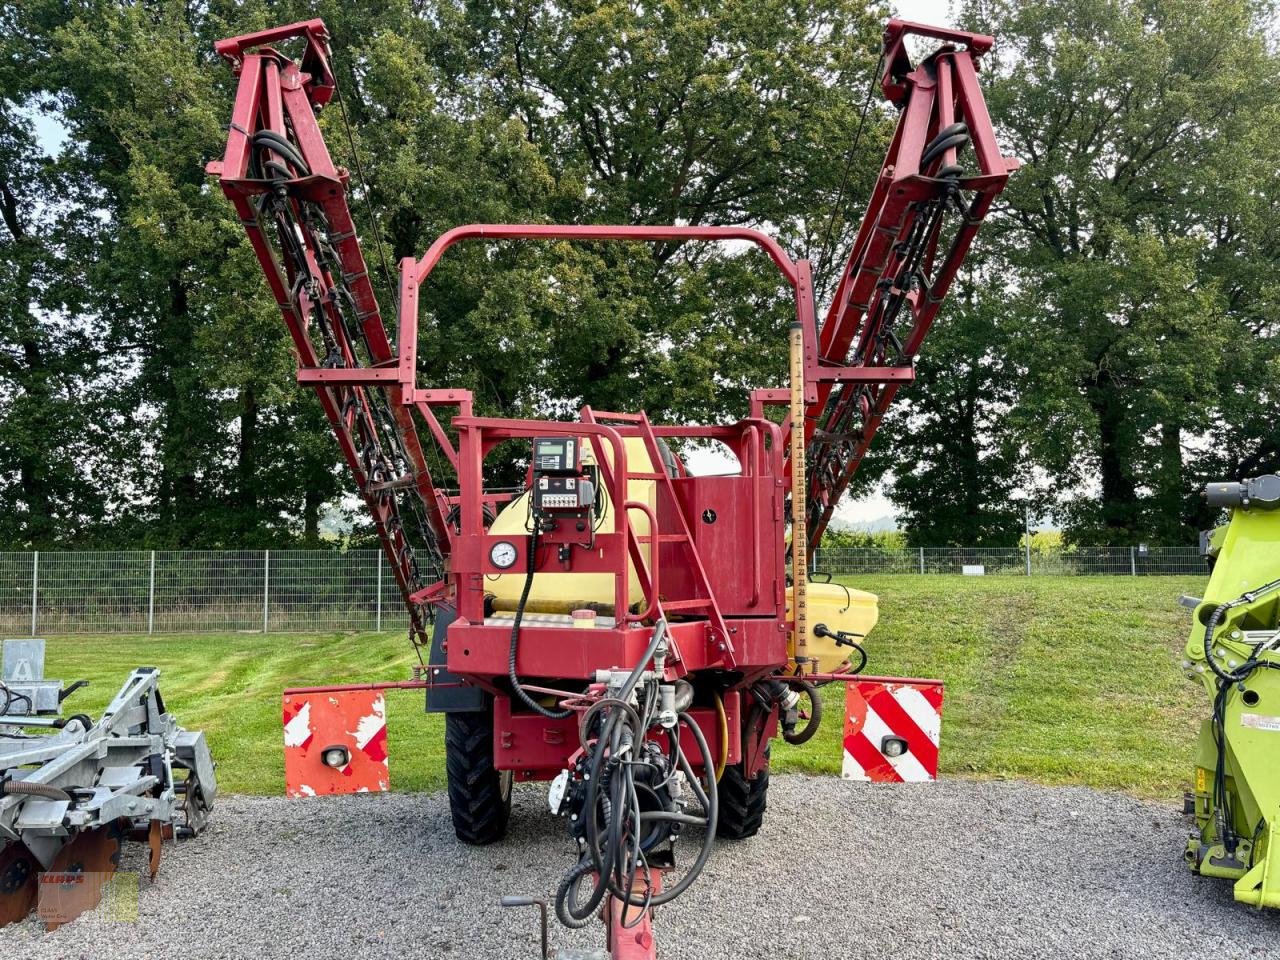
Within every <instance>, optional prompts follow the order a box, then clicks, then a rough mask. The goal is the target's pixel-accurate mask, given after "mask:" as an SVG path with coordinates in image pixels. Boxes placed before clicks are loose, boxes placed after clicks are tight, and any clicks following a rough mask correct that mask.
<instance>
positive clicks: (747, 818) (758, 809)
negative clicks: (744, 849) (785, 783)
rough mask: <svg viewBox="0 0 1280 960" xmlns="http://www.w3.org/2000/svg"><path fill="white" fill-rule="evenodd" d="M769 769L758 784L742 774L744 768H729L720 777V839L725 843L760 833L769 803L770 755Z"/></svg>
mask: <svg viewBox="0 0 1280 960" xmlns="http://www.w3.org/2000/svg"><path fill="white" fill-rule="evenodd" d="M764 756H765V766H764V769H763V770H761V771H760V772H759V773H758V774H756V778H755V779H754V780H748V779H747V778H746V777H745V776H744V775H743V772H742V764H740V763H736V764H734V765H733V766H731V767H725V768H724V773H723V774H722V775H721V777H720V784H719V787H720V817H719V820H718V821H717V823H716V836H718V837H720V838H721V839H723V840H746V839H747V838H748V837H754V836H755V835H756V834H757V833H759V832H760V824H762V823H763V822H764V811H765V807H766V806H767V805H768V799H769V751H768V750H767V749H766V750H765V755H764Z"/></svg>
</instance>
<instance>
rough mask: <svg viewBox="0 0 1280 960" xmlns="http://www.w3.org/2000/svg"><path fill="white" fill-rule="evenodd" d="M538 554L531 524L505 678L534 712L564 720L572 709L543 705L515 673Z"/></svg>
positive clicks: (535, 527)
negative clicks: (527, 554)
mask: <svg viewBox="0 0 1280 960" xmlns="http://www.w3.org/2000/svg"><path fill="white" fill-rule="evenodd" d="M537 554H538V525H537V524H536V523H535V524H534V526H533V533H532V534H530V536H529V556H528V557H527V558H526V560H527V562H526V564H525V567H526V571H525V575H524V589H523V590H521V591H520V602H519V603H517V604H516V614H515V618H514V621H513V623H512V624H511V646H510V648H509V652H508V655H507V679H509V680H510V681H511V690H512V692H513V693H515V695H516V696H517V697H519V698H520V700H521V702H522V703H523V704H524V705H525V706H526V707H528V708H529V709H530V710H532V711H533V712H534V713H537V714H540V715H541V716H544V717H546V718H547V719H548V720H564V719H565V718H566V717H571V716H573V711H572V710H551V709H549V708H547V707H544V706H543V705H542V704H540V703H539V702H538V701H537V700H535V699H533V697H531V696H529V694H528V693H527V692H526V691H525V689H524V687H522V686H520V678H519V677H518V676H517V675H516V651H517V650H518V649H519V646H520V624H521V622H522V621H523V620H524V608H525V606H526V605H527V604H528V602H529V591H530V590H531V589H533V572H534V566H535V562H536V559H537Z"/></svg>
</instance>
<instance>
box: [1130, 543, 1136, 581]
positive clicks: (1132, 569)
mask: <svg viewBox="0 0 1280 960" xmlns="http://www.w3.org/2000/svg"><path fill="white" fill-rule="evenodd" d="M1129 574H1130V575H1131V576H1134V577H1136V576H1137V575H1138V548H1137V547H1130V548H1129Z"/></svg>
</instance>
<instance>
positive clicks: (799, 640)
mask: <svg viewBox="0 0 1280 960" xmlns="http://www.w3.org/2000/svg"><path fill="white" fill-rule="evenodd" d="M804 414H805V408H804V329H803V328H802V327H801V326H800V324H799V322H796V323H793V324H792V325H791V588H792V598H791V611H792V617H793V619H794V621H795V630H794V632H793V633H792V635H791V650H790V653H791V658H792V660H794V661H796V662H797V663H798V664H803V658H804V657H805V656H806V655H807V652H808V648H809V623H808V585H809V567H808V563H809V533H808V517H807V516H806V515H805V514H806V511H805V501H806V500H807V499H808V496H807V494H806V492H805V455H804Z"/></svg>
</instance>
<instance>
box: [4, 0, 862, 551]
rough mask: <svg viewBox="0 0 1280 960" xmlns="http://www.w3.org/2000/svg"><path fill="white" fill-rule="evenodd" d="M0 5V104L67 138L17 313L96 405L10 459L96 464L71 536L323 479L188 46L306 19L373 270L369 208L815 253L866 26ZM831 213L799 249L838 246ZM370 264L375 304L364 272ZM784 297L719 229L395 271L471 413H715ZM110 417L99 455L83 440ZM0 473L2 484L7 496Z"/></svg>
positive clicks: (304, 495)
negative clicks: (1, 96) (59, 199)
mask: <svg viewBox="0 0 1280 960" xmlns="http://www.w3.org/2000/svg"><path fill="white" fill-rule="evenodd" d="M0 11H2V12H3V17H4V18H5V19H4V22H5V24H6V26H11V27H12V29H11V30H7V31H6V42H10V41H11V42H12V44H13V49H14V51H15V52H16V53H17V54H18V56H16V57H13V58H11V59H10V61H9V62H12V63H16V64H18V66H17V67H16V68H15V70H14V72H13V77H16V78H19V79H20V80H21V83H20V84H18V85H17V86H15V87H14V89H15V90H16V91H18V93H17V94H15V96H18V95H20V98H27V99H30V98H36V99H39V100H40V101H41V102H42V103H44V104H45V105H46V107H47V109H49V110H50V111H51V112H52V113H53V114H55V115H56V116H57V117H58V119H59V121H60V122H61V123H62V124H63V125H64V126H65V128H66V130H67V132H68V138H67V144H66V146H65V147H64V149H63V150H62V152H61V154H60V156H59V157H58V158H57V160H56V166H57V169H58V171H59V175H60V176H61V177H62V178H63V180H62V181H61V188H62V190H61V195H62V196H63V197H64V200H63V204H62V205H61V206H60V207H59V208H58V209H57V210H52V209H50V210H46V211H42V212H41V213H42V215H47V218H48V222H47V227H48V231H49V233H50V236H52V235H53V232H56V231H61V233H60V235H63V236H65V238H66V240H65V242H66V243H68V244H70V243H74V244H76V250H75V251H74V254H72V253H71V252H70V251H69V250H68V252H67V253H66V254H65V255H63V256H62V257H60V258H56V259H54V260H50V259H49V258H48V257H45V258H44V259H43V260H41V262H42V263H46V264H48V269H49V270H51V271H52V274H51V275H52V276H54V278H55V279H56V281H57V283H56V286H57V287H58V288H59V289H61V290H63V291H65V296H64V297H63V301H65V302H62V303H61V304H60V307H59V309H61V310H62V311H63V313H64V314H65V318H64V317H59V322H58V323H51V324H47V325H46V326H45V328H44V329H45V330H46V331H48V332H54V331H56V332H57V335H58V336H62V335H63V334H64V333H66V332H67V331H70V330H73V329H77V326H76V325H77V324H81V325H82V326H83V327H84V329H85V331H86V332H85V334H84V336H83V338H82V339H83V340H84V342H85V343H86V344H87V345H88V348H89V354H88V356H89V357H90V358H91V359H93V360H94V362H98V361H99V360H100V362H101V365H102V366H101V377H100V378H98V379H95V377H97V371H98V368H97V367H94V366H93V365H92V363H90V361H89V360H84V361H83V362H81V360H79V359H77V361H76V362H77V363H81V368H79V369H78V372H77V374H76V375H77V376H78V377H79V378H80V381H79V386H78V387H77V388H75V389H69V390H68V391H67V396H68V397H76V398H77V400H78V401H79V398H83V397H85V396H88V397H90V398H91V399H92V401H93V404H94V405H96V406H95V407H94V408H93V412H89V410H88V409H87V408H86V409H78V410H77V411H75V412H74V413H73V414H72V415H70V416H68V417H67V418H66V422H67V423H69V424H74V425H75V429H76V430H77V431H79V432H78V434H77V435H78V436H80V437H90V436H96V437H97V439H95V440H94V442H92V443H89V442H88V441H87V440H86V441H85V443H86V444H88V446H87V448H85V449H83V450H82V451H79V452H80V453H81V454H82V455H73V454H72V452H73V451H75V450H76V448H75V447H74V446H72V445H71V444H69V443H68V442H67V440H66V437H65V436H62V435H55V434H47V435H46V437H47V441H46V442H45V443H44V446H43V447H42V448H41V450H38V451H34V452H33V453H32V454H31V456H29V457H28V460H30V461H31V462H32V463H34V462H37V461H39V460H40V459H41V456H43V454H45V453H48V452H50V451H53V452H54V453H55V454H60V453H62V452H65V453H66V457H65V462H66V463H67V465H68V469H69V470H71V473H69V474H68V480H67V484H68V491H71V490H72V488H73V487H74V486H75V484H74V483H72V479H74V478H75V477H79V478H80V479H79V480H78V481H76V482H80V483H82V485H83V478H84V477H93V478H94V479H95V480H97V482H98V487H97V488H96V489H94V490H93V491H92V492H93V494H94V496H93V498H91V500H90V501H89V505H90V506H93V507H96V508H97V510H98V513H99V514H100V515H101V517H102V518H103V519H102V523H99V524H98V526H97V527H96V528H95V529H97V530H98V533H96V534H93V536H99V537H110V538H112V539H113V542H116V543H120V542H124V541H132V542H138V543H141V542H147V543H151V544H155V545H181V546H220V545H252V544H255V543H261V544H266V543H278V542H279V541H280V538H282V537H294V536H303V537H305V538H307V539H309V540H311V541H314V539H315V537H316V534H317V530H318V519H319V515H320V511H321V507H322V505H323V504H324V503H325V502H326V501H328V500H330V499H331V498H332V497H333V496H335V494H336V493H337V491H339V490H342V489H348V485H347V481H346V479H345V475H344V474H342V473H340V472H338V471H337V470H335V465H336V463H337V456H336V450H335V449H334V446H333V445H332V443H331V442H330V441H326V440H324V439H323V437H324V435H325V434H326V433H327V430H326V428H324V426H323V425H322V423H321V421H320V418H319V417H318V416H316V410H315V406H314V404H313V403H311V402H310V401H309V400H308V399H307V398H306V397H305V396H304V395H303V394H302V393H301V392H300V391H299V390H298V388H297V387H296V385H295V384H293V382H292V360H291V358H290V354H289V349H288V346H287V343H286V339H285V336H284V331H283V329H282V326H281V324H280V322H279V319H278V317H277V315H276V310H275V306H274V304H272V303H271V302H270V298H269V297H268V296H267V294H266V289H265V285H264V284H263V283H262V281H261V278H260V276H259V275H258V272H257V267H256V265H255V263H254V261H253V258H252V256H251V254H250V252H249V250H248V248H247V246H246V244H245V242H244V240H243V237H242V231H241V230H240V227H239V225H238V224H237V223H236V221H235V218H234V214H233V212H232V210H231V208H230V207H229V205H227V204H226V203H225V202H224V201H223V199H222V198H221V197H220V196H219V195H218V192H217V190H216V188H213V187H212V186H211V185H210V184H208V183H207V182H206V181H205V179H204V177H203V174H202V166H203V163H204V161H206V160H207V159H209V158H211V157H213V156H216V155H217V153H219V152H220V150H221V146H222V142H223V138H224V135H225V123H226V118H227V115H228V112H229V110H230V105H231V100H232V90H233V83H234V80H233V78H232V77H231V76H230V74H229V71H227V69H226V67H225V64H222V63H220V62H218V61H217V60H216V58H215V57H214V55H213V53H212V44H213V40H214V39H215V38H217V37H220V36H226V35H231V34H236V33H244V32H249V31H252V30H256V29H262V28H264V27H267V26H270V25H274V24H275V23H278V22H287V21H289V20H296V19H303V18H304V17H309V16H314V15H317V14H319V15H321V16H323V17H325V19H326V20H327V22H328V23H329V26H330V27H331V29H332V31H333V34H334V37H335V51H336V58H335V66H336V69H337V72H338V76H339V83H340V86H341V89H342V91H343V101H342V102H341V103H336V104H333V105H332V106H331V107H330V108H329V109H328V110H326V111H325V113H324V114H323V116H322V118H321V122H322V124H323V125H324V128H325V130H326V134H327V136H328V139H329V142H330V145H331V147H332V148H333V150H334V153H335V155H336V156H337V158H338V160H339V162H342V163H346V164H347V165H348V166H351V167H352V168H353V169H355V168H356V167H357V166H358V167H359V168H361V169H362V170H363V171H364V172H365V173H366V174H367V181H368V182H367V184H363V183H360V182H359V178H357V180H356V181H354V182H353V208H354V210H355V213H356V216H357V221H358V225H359V227H360V230H361V236H362V239H363V240H364V241H365V248H366V254H367V257H368V259H369V262H370V265H371V268H372V269H373V270H375V272H377V271H378V270H379V260H380V259H381V258H380V257H379V251H378V249H377V244H375V243H374V242H372V241H373V238H374V236H373V235H374V227H375V224H374V222H373V220H372V218H371V217H370V216H369V214H370V211H371V210H376V211H377V213H378V218H379V220H380V222H381V226H382V228H383V233H384V235H385V237H386V240H387V246H388V251H387V252H388V254H389V256H388V259H391V260H394V259H396V258H398V257H401V256H405V255H410V254H414V255H416V254H420V253H421V252H422V251H423V250H424V249H425V248H426V246H427V245H428V244H429V242H430V241H431V240H432V239H434V238H435V237H436V236H437V235H438V234H439V233H441V232H443V231H444V230H445V229H447V228H448V227H450V226H453V225H455V224H457V223H461V222H467V221H475V220H481V221H514V222H521V221H533V222H550V221H563V222H606V221H621V222H670V221H673V220H674V221H683V222H695V223H734V224H739V223H747V224H753V225H758V226H762V227H765V228H767V229H770V230H773V231H775V232H779V233H780V234H781V235H782V237H783V239H784V242H786V243H787V244H788V245H790V246H791V247H792V250H793V252H794V253H796V254H797V255H804V254H811V255H817V254H820V253H822V252H823V247H822V246H821V244H820V238H821V236H822V231H823V228H824V226H825V224H826V215H827V213H828V211H829V209H830V207H831V205H832V203H833V201H834V199H835V197H836V194H837V191H838V188H839V185H840V181H841V180H842V176H843V172H844V166H843V165H844V163H845V160H846V154H847V145H848V142H849V138H850V136H851V131H852V129H853V127H854V124H855V120H856V117H857V111H858V108H859V106H860V103H861V97H862V95H863V93H864V91H865V89H866V85H867V83H868V82H869V80H870V76H869V74H870V72H871V67H872V65H873V63H874V60H875V49H876V47H877V45H878V27H879V23H878V21H879V17H878V16H877V15H876V14H875V13H874V12H871V11H868V10H866V9H865V8H864V7H862V6H861V5H857V4H853V3H851V2H848V0H803V2H798V3H797V2H789V3H784V2H780V0H755V2H751V3H747V2H734V3H731V4H728V5H711V4H703V3H696V2H687V0H682V2H677V3H671V4H667V5H665V6H661V7H657V8H638V7H633V8H619V7H616V6H614V5H607V4H598V3H577V2H574V3H565V4H551V5H545V4H544V5H530V4H515V5H513V6H511V7H510V8H509V9H494V8H486V7H483V6H481V5H473V4H468V3H463V2H452V3H444V4H441V5H438V6H437V7H435V8H433V9H432V11H431V15H430V16H426V15H424V14H423V13H422V12H421V10H420V8H419V6H418V5H417V4H414V3H410V2H408V0H396V2H391V3H386V4H377V5H353V4H346V3H336V2H321V3H319V4H311V3H301V2H289V3H267V2H261V0H249V2H232V0H214V2H212V3H208V4H194V5H193V4H185V3H181V2H178V0H147V2H143V3H129V4H123V3H118V2H111V0H84V2H80V3H76V4H65V3H62V2H59V0H24V2H23V3H12V2H10V3H3V4H0ZM6 96H8V93H6ZM13 102H14V103H19V102H25V100H21V99H19V100H14V101H13ZM344 113H345V114H346V115H349V118H350V121H351V124H352V127H353V130H352V131H351V137H352V140H353V142H354V149H355V151H356V154H355V157H352V156H351V155H350V150H349V149H348V148H347V131H346V129H345V123H344ZM882 133H883V131H882V130H881V129H880V125H879V124H878V122H877V117H875V116H873V117H872V120H871V122H870V124H869V129H868V134H867V136H866V137H864V139H863V141H862V144H861V147H860V150H861V154H860V155H859V156H858V157H854V158H853V162H854V164H855V168H856V169H857V171H859V172H858V175H857V176H855V177H854V178H853V179H854V182H855V184H857V183H860V182H862V181H861V180H860V179H859V178H860V177H861V178H864V179H869V178H870V177H871V176H872V175H874V170H875V168H876V166H877V160H876V158H877V156H878V151H879V149H880V146H881V144H880V143H879V142H878V140H877V138H878V136H881V135H882ZM356 157H358V158H359V161H360V162H359V164H357V163H356V162H355V158H356ZM844 213H845V211H843V210H841V211H839V216H837V217H836V230H835V233H836V236H837V241H838V242H836V243H833V244H831V245H829V248H828V249H827V250H826V254H825V255H826V257H827V258H832V257H833V255H834V253H835V251H836V250H838V249H839V247H840V242H841V238H844V239H846V240H847V233H848V232H849V229H850V228H851V225H850V224H849V223H848V218H846V217H845V216H844ZM41 256H43V254H42V255H41ZM36 259H40V258H39V257H33V258H32V260H33V262H34V260H36ZM15 262H16V258H15ZM21 282H22V283H25V284H27V285H28V286H29V285H30V282H31V281H27V280H24V281H21ZM378 285H379V287H380V289H379V293H380V296H381V298H382V302H383V307H384V313H385V314H387V315H388V316H390V315H393V313H394V310H393V309H392V301H393V299H394V290H393V284H391V283H384V282H382V281H381V280H379V283H378ZM54 286H55V284H54V283H52V281H51V283H50V285H49V286H48V289H49V290H53V289H54ZM17 302H22V303H28V304H30V303H34V302H36V301H35V300H34V299H33V298H32V297H31V296H28V297H27V298H26V299H22V298H21V297H20V298H19V299H18V301H17ZM33 309H34V308H33ZM39 309H46V308H43V307H41V308H39ZM50 309H51V308H50ZM789 311H790V305H789V302H788V298H787V297H786V296H785V295H784V291H782V290H780V289H779V283H778V281H777V279H776V277H775V274H774V273H773V269H772V267H771V265H769V264H768V263H767V262H765V261H763V259H762V258H760V257H758V256H755V255H746V254H743V253H742V252H741V251H738V250H733V249H730V250H716V249H708V248H694V247H692V246H688V247H685V246H679V245H673V246H665V247H659V248H656V249H653V250H639V249H634V248H630V247H622V246H617V245H596V246H570V245H546V246H537V245H531V244H505V245H500V246H499V247H497V248H489V249H486V248H484V247H482V246H481V245H478V244H477V245H470V246H466V247H463V248H459V249H458V250H456V251H453V252H451V253H450V255H449V256H448V257H446V259H445V261H444V262H442V263H441V265H440V267H439V269H438V270H437V271H436V273H435V274H434V275H433V282H432V284H431V285H430V287H429V288H428V289H427V290H425V291H424V294H423V317H422V323H421V325H420V329H421V333H422V342H421V344H420V353H419V357H420V365H421V368H422V372H423V379H424V380H425V381H427V382H430V383H437V384H438V383H449V384H457V385H459V386H463V387H468V388H470V389H472V390H473V391H474V392H475V394H476V397H477V401H478V403H479V405H480V408H481V410H483V411H486V412H497V413H502V414H507V415H544V416H565V415H571V414H572V412H573V411H574V410H575V409H576V407H577V406H578V405H579V404H581V403H584V402H586V403H591V404H593V405H596V406H598V407H605V408H619V407H620V408H624V409H635V408H636V407H639V406H646V407H648V409H649V410H650V412H651V413H652V414H653V415H654V416H655V417H661V418H669V419H674V420H692V419H703V418H708V417H720V416H725V415H733V414H736V413H741V412H744V411H745V397H744V395H743V393H742V390H743V388H745V387H746V386H748V385H751V386H755V385H759V384H760V383H762V382H767V381H768V380H769V379H778V378H780V377H781V375H782V371H783V369H784V367H783V363H782V356H783V351H784V349H785V348H784V342H785V338H784V335H783V331H784V330H785V327H786V320H787V319H789ZM32 315H33V316H36V314H32ZM37 319H40V316H37ZM64 320H65V322H63V321H64ZM11 329H15V330H16V329H19V327H18V326H12V327H11ZM64 352H66V353H67V355H68V356H71V355H72V354H73V353H74V351H72V350H71V347H70V344H67V345H65V351H64ZM76 356H77V358H78V357H79V355H78V354H76ZM48 362H49V361H47V360H41V361H40V363H38V364H37V367H39V368H40V370H41V373H40V377H39V378H37V379H40V378H44V379H46V380H47V378H48V371H47V369H46V368H47V366H48ZM85 364H88V366H85ZM33 382H34V381H33ZM21 389H25V388H21ZM31 408H32V409H47V408H48V405H47V404H46V403H44V402H43V401H41V402H40V403H33V404H31ZM11 422H12V423H14V424H17V423H18V421H17V419H11ZM17 430H18V427H17V426H15V434H14V435H15V436H17V433H16V431H17ZM93 430H97V431H99V434H100V435H101V436H99V435H95V434H93V433H92V431H93ZM28 433H34V431H28ZM108 435H109V436H111V437H113V438H114V440H115V442H116V444H117V446H116V447H114V448H110V447H108V446H107V445H106V444H105V442H102V443H100V442H99V441H100V440H102V437H103V436H108ZM326 443H327V445H326ZM41 451H43V452H41ZM104 454H105V455H104ZM45 459H48V458H47V457H46V458H45ZM50 462H57V457H56V456H55V457H54V458H53V460H52V461H50ZM499 467H501V465H499ZM4 469H5V471H6V475H5V480H4V481H3V483H0V498H3V502H4V504H5V505H6V506H9V505H12V504H19V503H20V502H21V501H20V500H19V496H18V494H17V493H15V492H13V491H16V490H17V487H18V486H19V485H20V480H15V481H14V482H13V484H12V485H5V484H8V477H9V476H10V473H9V471H10V466H9V464H7V463H6V464H5V465H4ZM14 469H16V467H15V468H14ZM76 471H79V473H76ZM18 472H19V473H20V472H21V471H20V470H19V471H18ZM73 475H74V476H73ZM44 486H46V487H47V486H48V484H47V483H46V484H45V485H44ZM71 495H72V494H71V492H68V493H67V496H68V497H71ZM24 509H25V508H24ZM36 512H37V513H39V514H40V515H41V516H52V517H53V519H52V520H51V521H50V527H49V531H50V535H58V536H63V537H66V536H67V535H69V534H70V535H73V536H74V537H75V538H76V539H78V540H79V542H88V541H87V540H86V537H88V536H89V534H87V533H85V532H84V531H85V530H87V529H88V527H86V526H84V525H83V524H82V525H81V526H71V525H68V523H67V522H65V521H64V520H62V519H59V518H58V517H57V515H56V511H54V512H53V513H50V511H49V510H46V509H44V508H43V507H42V508H40V509H39V510H37V511H36ZM104 524H105V525H109V529H108V526H104ZM64 542H66V541H65V540H64Z"/></svg>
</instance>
